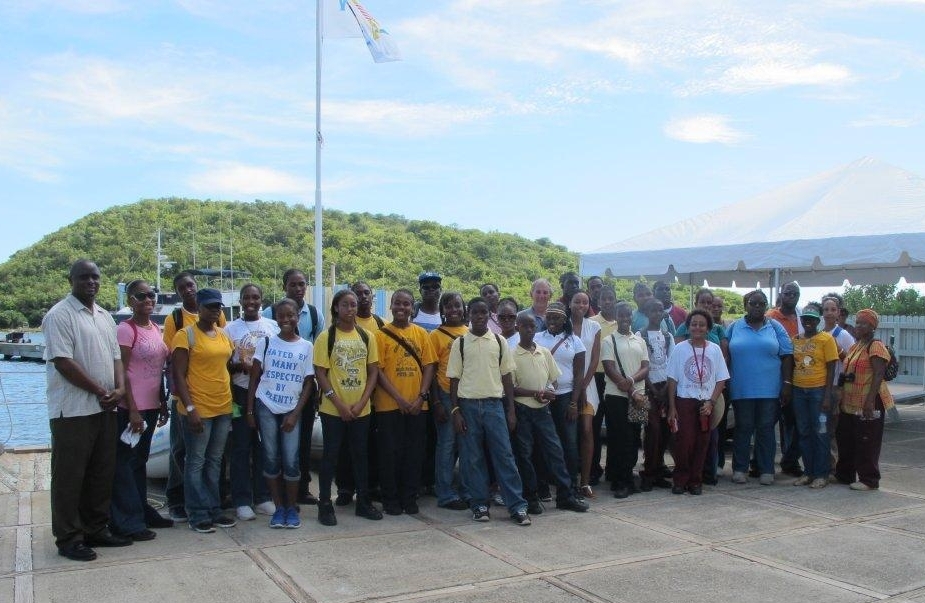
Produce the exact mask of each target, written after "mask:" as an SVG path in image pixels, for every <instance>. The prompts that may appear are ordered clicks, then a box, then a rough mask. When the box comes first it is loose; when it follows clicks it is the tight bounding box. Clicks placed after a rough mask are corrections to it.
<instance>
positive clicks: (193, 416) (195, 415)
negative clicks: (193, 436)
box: [186, 410, 202, 433]
mask: <svg viewBox="0 0 925 603" xmlns="http://www.w3.org/2000/svg"><path fill="white" fill-rule="evenodd" d="M186 421H187V424H188V425H189V430H190V433H202V419H201V418H199V412H197V411H195V410H194V411H193V412H191V413H188V414H187V415H186Z"/></svg>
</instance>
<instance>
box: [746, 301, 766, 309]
mask: <svg viewBox="0 0 925 603" xmlns="http://www.w3.org/2000/svg"><path fill="white" fill-rule="evenodd" d="M748 305H749V306H751V307H752V308H767V307H768V302H763V301H757V302H756V301H750V302H748Z"/></svg>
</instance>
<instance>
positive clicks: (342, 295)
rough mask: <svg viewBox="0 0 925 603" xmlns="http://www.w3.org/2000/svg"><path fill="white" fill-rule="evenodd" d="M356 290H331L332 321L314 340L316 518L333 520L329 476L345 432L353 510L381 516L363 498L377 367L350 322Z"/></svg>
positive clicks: (372, 349) (371, 345)
mask: <svg viewBox="0 0 925 603" xmlns="http://www.w3.org/2000/svg"><path fill="white" fill-rule="evenodd" d="M356 313H357V296H356V294H355V293H354V292H353V291H351V290H350V289H343V290H341V291H338V292H337V293H335V294H334V299H333V300H331V317H332V321H333V323H334V324H333V325H332V326H331V327H329V328H328V330H326V331H323V332H322V333H321V334H320V335H319V336H318V338H317V339H316V340H315V351H314V355H315V358H314V362H315V380H316V381H317V382H318V388H319V389H320V390H321V392H322V397H321V408H319V416H320V417H321V427H322V429H323V431H324V451H323V453H322V457H321V475H320V476H319V482H320V485H319V486H318V488H319V492H320V494H319V497H318V522H319V523H320V524H322V525H326V526H334V525H337V517H336V516H335V515H334V504H333V503H332V502H331V482H332V481H333V479H334V474H335V472H336V471H337V457H338V453H339V451H340V446H341V441H342V440H343V439H344V438H346V439H347V440H348V445H349V449H350V456H351V459H352V461H353V477H354V482H355V484H356V489H357V502H356V514H357V515H358V516H360V517H365V518H367V519H374V520H376V519H382V513H381V512H380V511H379V509H377V508H376V507H375V505H373V504H372V503H371V502H370V500H369V490H368V487H369V486H368V484H369V481H368V479H369V478H368V473H369V465H368V459H367V445H368V442H369V399H370V396H372V393H373V389H375V387H376V380H377V378H378V375H379V369H378V367H377V366H376V365H377V363H378V362H379V354H378V350H377V347H376V341H375V339H374V338H372V337H370V335H369V333H367V332H366V331H364V330H363V329H362V328H360V327H357V326H356Z"/></svg>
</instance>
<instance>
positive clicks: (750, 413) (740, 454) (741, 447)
mask: <svg viewBox="0 0 925 603" xmlns="http://www.w3.org/2000/svg"><path fill="white" fill-rule="evenodd" d="M732 405H733V409H734V410H735V419H736V426H735V437H734V438H733V440H732V442H733V449H732V470H733V471H734V472H736V473H747V472H748V460H749V449H750V448H751V443H752V436H753V435H754V436H755V458H756V461H757V464H758V471H759V472H761V474H762V475H764V474H770V475H774V448H775V446H776V438H775V437H774V423H775V422H776V421H777V409H778V407H779V406H780V401H779V400H778V399H777V398H751V399H745V400H733V401H732Z"/></svg>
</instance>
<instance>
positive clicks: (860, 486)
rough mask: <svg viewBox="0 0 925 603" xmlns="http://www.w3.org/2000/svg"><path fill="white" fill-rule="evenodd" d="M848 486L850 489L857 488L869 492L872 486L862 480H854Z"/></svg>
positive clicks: (859, 490)
mask: <svg viewBox="0 0 925 603" xmlns="http://www.w3.org/2000/svg"><path fill="white" fill-rule="evenodd" d="M848 487H849V488H851V489H852V490H857V491H858V492H869V491H871V490H873V488H871V487H870V486H868V485H867V484H865V483H864V482H854V483H853V484H851V485H850V486H848Z"/></svg>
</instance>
